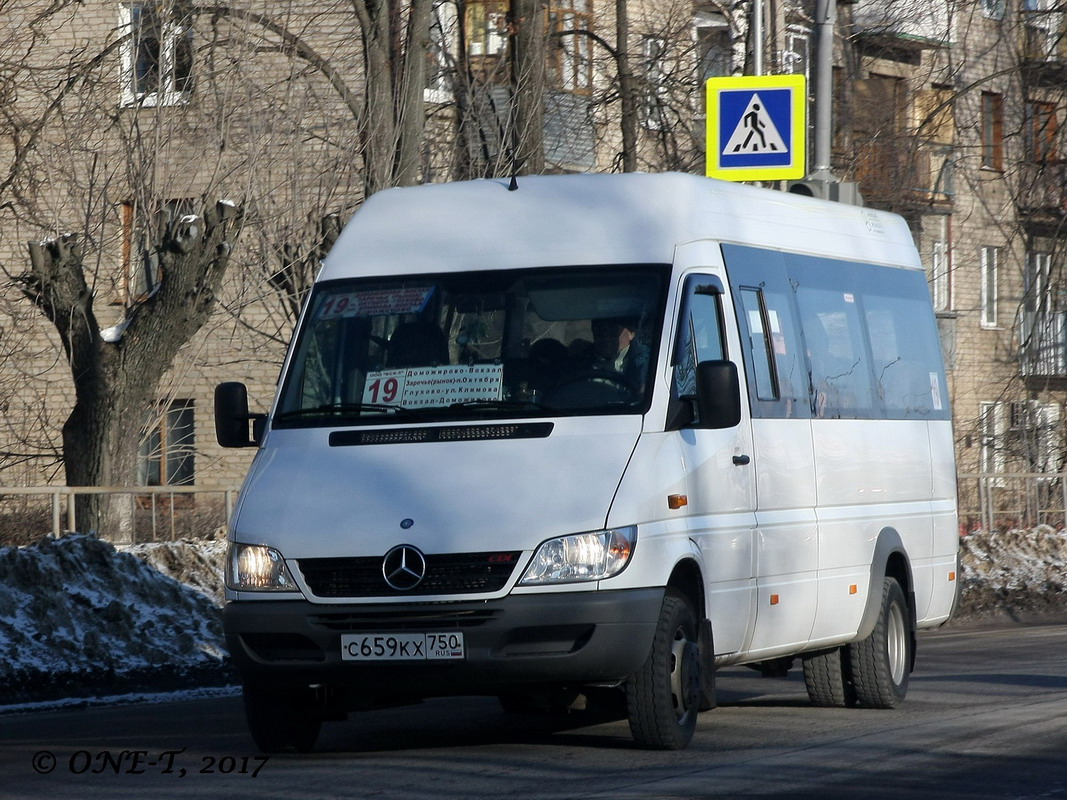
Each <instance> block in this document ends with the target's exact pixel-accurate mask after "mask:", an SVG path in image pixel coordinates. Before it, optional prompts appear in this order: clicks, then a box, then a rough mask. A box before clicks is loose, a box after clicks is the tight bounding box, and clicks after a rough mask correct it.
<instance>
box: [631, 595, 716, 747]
mask: <svg viewBox="0 0 1067 800" xmlns="http://www.w3.org/2000/svg"><path fill="white" fill-rule="evenodd" d="M702 685H703V673H702V667H701V661H700V647H699V645H698V644H697V623H696V614H695V613H694V612H693V607H692V605H691V604H690V603H689V601H688V600H686V598H685V597H683V596H682V595H680V594H678V593H676V592H674V591H673V590H670V589H668V590H667V594H666V596H665V597H664V598H663V606H662V607H661V608H660V615H659V622H658V623H657V625H656V635H655V637H654V638H653V641H652V651H651V652H650V653H649V655H648V658H647V659H646V661H645V663H644V665H643V666H642V667H641V669H640V670H638V671H637V672H636V673H635V674H634V675H632V676H631V677H630V679H629V680H628V681H627V683H626V713H627V717H628V719H629V722H630V732H631V733H632V734H633V737H634V741H635V742H637V744H638V745H640V746H641V747H647V748H649V749H652V750H681V749H682V748H683V747H685V746H686V745H687V744H689V740H690V739H692V738H693V732H694V731H695V730H696V723H697V713H698V712H699V708H700V702H701V696H702V695H701V687H702Z"/></svg>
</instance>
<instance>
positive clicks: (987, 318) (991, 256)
mask: <svg viewBox="0 0 1067 800" xmlns="http://www.w3.org/2000/svg"><path fill="white" fill-rule="evenodd" d="M980 252H981V259H980V264H981V273H982V298H981V307H982V322H981V325H982V327H983V328H986V329H994V328H998V327H1000V322H999V316H998V311H999V309H998V302H999V288H998V286H997V284H998V279H999V265H998V262H999V261H1000V248H999V247H992V246H990V245H982V248H981V251H980Z"/></svg>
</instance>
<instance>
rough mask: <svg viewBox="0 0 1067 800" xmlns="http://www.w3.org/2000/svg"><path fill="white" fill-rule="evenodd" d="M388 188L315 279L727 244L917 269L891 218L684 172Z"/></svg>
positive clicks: (564, 261)
mask: <svg viewBox="0 0 1067 800" xmlns="http://www.w3.org/2000/svg"><path fill="white" fill-rule="evenodd" d="M508 184H509V180H508V179H503V178H502V179H485V180H475V181H463V182H457V183H442V184H426V185H423V186H415V187H407V188H398V189H387V190H384V191H381V192H378V193H377V194H375V195H373V196H372V197H370V198H368V200H367V201H366V202H365V203H364V204H363V206H362V207H361V208H360V210H359V211H358V212H357V213H356V215H355V216H354V217H353V218H352V221H351V222H349V224H348V225H347V226H346V227H345V229H344V231H343V232H342V233H341V236H340V237H339V238H338V240H337V243H336V244H335V245H334V247H333V250H332V251H331V252H330V255H329V257H328V258H327V259H326V261H325V264H324V267H323V271H322V274H321V276H320V277H321V278H344V277H353V276H368V275H382V276H384V275H400V274H418V273H427V272H453V271H467V270H480V269H501V268H512V267H531V266H566V265H575V264H638V263H659V264H664V263H670V262H671V261H673V258H674V248H675V245H676V244H681V243H684V242H691V241H696V240H701V239H712V240H716V241H722V242H734V243H738V244H748V245H754V246H763V247H771V248H778V249H783V250H791V251H795V252H803V253H813V254H818V255H823V256H827V257H831V258H835V257H836V258H842V259H851V260H862V261H867V262H872V263H880V264H893V265H898V266H906V267H915V268H921V264H920V262H919V258H918V254H917V253H916V251H915V246H914V243H913V241H912V237H911V232H910V231H909V230H908V227H907V224H906V223H905V222H904V220H903V219H902V218H901V217H899V216H897V215H895V214H889V213H886V212H882V211H876V210H873V209H869V208H861V207H857V206H851V205H846V204H843V203H833V202H826V201H822V200H815V199H812V198H810V197H804V196H801V195H795V194H790V193H788V192H782V191H776V190H770V189H760V188H756V187H752V186H744V185H740V184H734V183H729V182H727V181H720V180H715V179H712V178H704V177H700V176H696V175H686V174H682V173H661V174H646V173H624V174H581V175H534V176H520V177H519V178H518V188H517V189H516V190H515V191H509V190H508Z"/></svg>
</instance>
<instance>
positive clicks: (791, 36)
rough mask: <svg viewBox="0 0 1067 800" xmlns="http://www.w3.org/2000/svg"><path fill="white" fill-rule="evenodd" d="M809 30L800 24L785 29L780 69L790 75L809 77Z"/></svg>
mask: <svg viewBox="0 0 1067 800" xmlns="http://www.w3.org/2000/svg"><path fill="white" fill-rule="evenodd" d="M810 64H811V30H810V29H809V28H805V27H803V26H801V25H788V26H786V29H785V49H784V50H783V51H782V71H783V72H786V73H789V74H791V75H804V76H805V77H810V75H809V69H810V66H809V65H810Z"/></svg>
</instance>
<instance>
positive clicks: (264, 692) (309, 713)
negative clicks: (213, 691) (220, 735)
mask: <svg viewBox="0 0 1067 800" xmlns="http://www.w3.org/2000/svg"><path fill="white" fill-rule="evenodd" d="M243 696H244V708H245V720H246V722H247V723H248V732H249V733H251V734H252V741H254V742H255V743H256V747H257V748H258V749H259V750H260V751H261V752H263V753H307V752H310V751H311V748H312V747H314V746H315V740H316V739H318V738H319V731H320V730H321V728H322V714H321V712H320V711H319V708H318V706H317V705H316V703H315V699H314V697H313V696H312V694H311V691H310V690H309V689H307V688H306V687H293V688H288V687H285V688H282V687H274V686H271V687H267V686H259V685H256V684H248V683H246V684H245V685H244V692H243Z"/></svg>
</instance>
